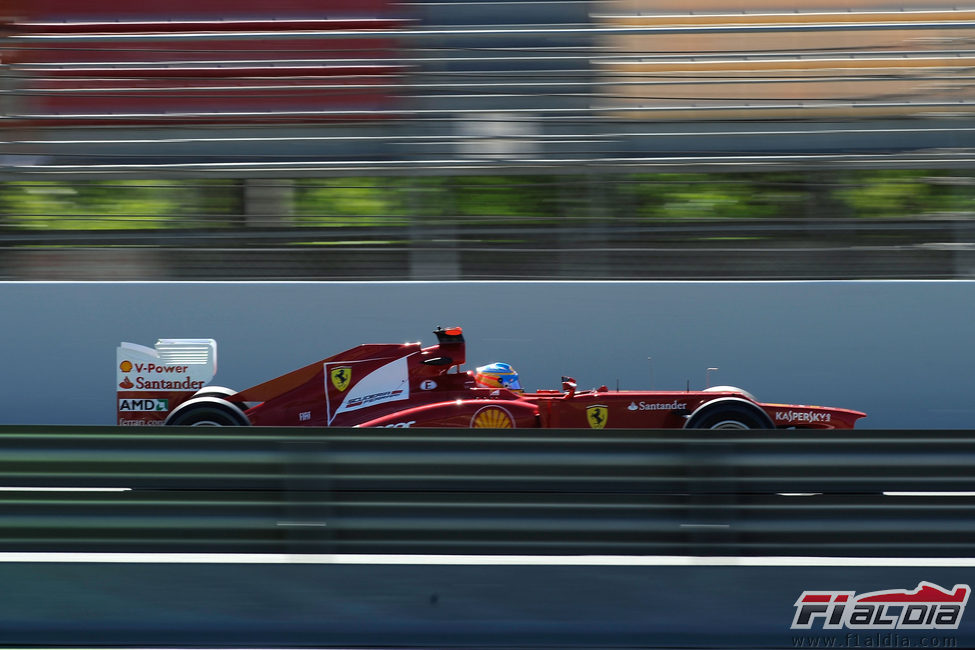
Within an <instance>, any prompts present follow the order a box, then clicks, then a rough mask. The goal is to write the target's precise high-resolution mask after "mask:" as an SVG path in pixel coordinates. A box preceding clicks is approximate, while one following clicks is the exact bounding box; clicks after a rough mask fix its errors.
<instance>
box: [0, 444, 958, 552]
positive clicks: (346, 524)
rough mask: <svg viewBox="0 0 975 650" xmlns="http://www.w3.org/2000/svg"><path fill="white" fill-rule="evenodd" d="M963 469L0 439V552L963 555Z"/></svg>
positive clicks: (643, 448)
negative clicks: (1, 531) (0, 533)
mask: <svg viewBox="0 0 975 650" xmlns="http://www.w3.org/2000/svg"><path fill="white" fill-rule="evenodd" d="M973 468H975V438H973V436H972V433H971V432H969V431H938V432H914V431H886V432H878V431H871V432H848V433H834V432H823V433H807V432H800V431H777V432H774V431H749V432H742V433H733V434H728V433H721V434H718V433H710V432H684V431H680V432H674V431H637V430H617V431H611V432H602V433H595V432H591V431H580V430H544V431H537V430H536V431H526V430H520V431H489V432H483V431H472V430H436V429H424V430H410V431H404V432H390V431H389V430H359V429H356V430H346V429H333V430H329V431H328V432H327V433H326V434H321V433H319V432H305V431H304V430H301V429H276V428H261V429H222V430H220V432H219V433H216V434H215V433H211V432H209V431H208V432H207V433H201V431H200V430H199V429H188V428H172V429H166V430H165V431H164V432H160V431H159V430H155V429H149V430H147V429H140V430H138V431H132V430H129V429H120V428H108V427H104V428H102V427H94V428H93V427H27V428H25V427H10V426H7V427H0V488H2V489H0V529H2V530H3V531H4V534H3V535H2V536H0V551H69V550H70V551H87V552H98V551H113V552H115V551H148V552H162V551H183V552H262V553H281V552H288V553H446V554H453V553H482V554H580V555H593V554H633V555H716V556H727V555H736V556H738V555H783V556H793V555H815V556H867V555H869V556H888V557H968V556H971V555H972V553H973V551H975V516H973V515H975V472H973ZM41 488H45V489H44V490H42V489H41Z"/></svg>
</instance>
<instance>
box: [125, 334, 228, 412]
mask: <svg viewBox="0 0 975 650" xmlns="http://www.w3.org/2000/svg"><path fill="white" fill-rule="evenodd" d="M115 364H116V365H115V370H116V377H115V382H116V398H117V406H118V420H117V423H118V424H119V425H153V424H162V423H163V421H164V420H165V419H166V416H167V415H168V414H169V412H170V411H171V410H173V409H174V408H176V406H178V405H179V404H181V403H182V402H185V401H186V400H188V399H189V398H190V397H192V396H193V394H194V393H195V392H196V391H198V390H200V389H201V388H203V387H204V386H206V385H207V384H208V383H210V381H211V380H212V379H213V377H214V375H216V374H217V342H216V341H214V340H213V339H159V340H158V341H156V345H155V347H152V348H150V347H146V346H144V345H139V344H137V343H125V342H123V343H120V344H119V346H118V348H117V349H116V355H115Z"/></svg>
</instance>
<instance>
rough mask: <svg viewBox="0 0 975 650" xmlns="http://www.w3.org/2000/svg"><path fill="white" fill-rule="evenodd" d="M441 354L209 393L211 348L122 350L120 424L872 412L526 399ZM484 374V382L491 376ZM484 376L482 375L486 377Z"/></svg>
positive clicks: (650, 397)
mask: <svg viewBox="0 0 975 650" xmlns="http://www.w3.org/2000/svg"><path fill="white" fill-rule="evenodd" d="M435 334H436V335H437V345H434V346H430V347H422V346H421V344H420V343H405V344H366V345H360V346H357V347H354V348H352V349H350V350H346V351H345V352H340V353H339V354H336V355H334V356H331V357H328V358H327V359H323V360H321V361H316V362H315V363H312V364H309V365H307V366H305V367H303V368H299V369H297V370H294V371H292V372H289V373H287V374H285V375H282V376H280V377H277V378H275V379H271V380H270V381H266V382H264V383H262V384H258V385H257V386H252V387H250V388H246V389H244V390H240V391H234V390H230V389H227V388H223V387H220V386H214V385H211V384H210V381H211V380H212V379H213V377H214V375H215V374H216V342H215V341H213V340H212V339H160V340H159V341H158V342H157V343H156V345H155V347H154V348H149V347H146V346H141V345H136V344H133V343H122V344H121V345H120V346H119V347H118V350H117V364H118V365H117V380H118V389H117V397H118V424H120V425H149V424H164V425H192V426H203V425H208V426H249V425H252V426H309V427H404V428H407V427H460V428H476V427H486V428H512V427H526V428H527V427H548V428H593V429H604V428H637V429H679V428H685V429H776V428H802V429H851V428H853V427H854V425H855V423H856V421H857V420H858V419H859V418H862V417H864V415H865V413H861V412H859V411H851V410H847V409H840V408H828V407H823V406H800V405H792V404H767V403H762V402H759V401H757V400H756V399H755V398H754V397H752V396H751V395H750V394H749V393H748V392H747V391H744V390H742V389H739V388H734V387H730V386H718V387H714V388H708V389H705V390H698V391H692V390H684V391H630V390H626V391H624V390H615V391H613V390H609V389H607V388H606V387H605V386H603V387H600V388H597V389H595V390H577V388H576V384H575V381H574V380H573V379H571V378H569V377H563V378H562V388H561V390H538V391H536V392H524V391H522V390H521V387H520V385H518V382H517V378H516V377H517V376H516V375H514V373H513V371H511V369H510V367H505V366H506V364H495V366H500V367H493V368H488V369H487V370H493V371H494V372H493V373H492V372H487V370H485V369H484V368H479V369H478V371H479V372H478V373H475V372H473V371H462V370H461V369H460V366H462V365H463V364H464V362H465V360H466V347H465V342H464V335H463V332H462V331H461V328H459V327H453V328H448V329H442V328H437V330H436V331H435ZM482 370H484V372H483V373H481V372H480V371H482ZM482 374H483V376H482Z"/></svg>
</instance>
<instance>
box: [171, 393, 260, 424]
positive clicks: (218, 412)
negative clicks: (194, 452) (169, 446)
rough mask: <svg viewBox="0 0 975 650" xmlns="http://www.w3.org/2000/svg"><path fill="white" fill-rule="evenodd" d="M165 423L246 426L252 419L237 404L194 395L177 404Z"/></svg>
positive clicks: (217, 398) (216, 398)
mask: <svg viewBox="0 0 975 650" xmlns="http://www.w3.org/2000/svg"><path fill="white" fill-rule="evenodd" d="M163 424H165V425H166V426H174V427H179V426H188V427H246V426H250V421H249V420H248V419H247V415H246V414H245V413H244V412H243V411H242V410H241V409H240V407H238V406H236V405H235V404H232V403H230V402H228V401H227V400H225V399H221V398H219V397H206V396H204V397H194V398H193V399H190V400H188V401H186V402H183V403H182V404H180V405H179V406H177V407H176V408H175V409H173V412H172V413H170V414H169V417H167V418H166V421H165V422H164V423H163Z"/></svg>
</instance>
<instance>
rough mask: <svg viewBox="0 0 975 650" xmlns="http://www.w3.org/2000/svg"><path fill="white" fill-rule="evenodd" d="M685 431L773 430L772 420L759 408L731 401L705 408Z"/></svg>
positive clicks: (696, 414) (688, 424) (695, 416)
mask: <svg viewBox="0 0 975 650" xmlns="http://www.w3.org/2000/svg"><path fill="white" fill-rule="evenodd" d="M684 428H685V429H738V430H741V429H773V428H775V427H774V426H773V425H772V422H771V420H770V419H769V418H768V416H767V415H765V414H764V413H762V412H761V411H759V409H758V407H755V406H751V405H750V404H747V403H745V402H738V401H729V402H726V403H720V404H715V405H713V406H710V407H703V408H701V409H699V410H698V412H697V413H695V414H693V415H692V416H691V417H690V419H689V420H688V421H687V424H686V425H685V426H684Z"/></svg>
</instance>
